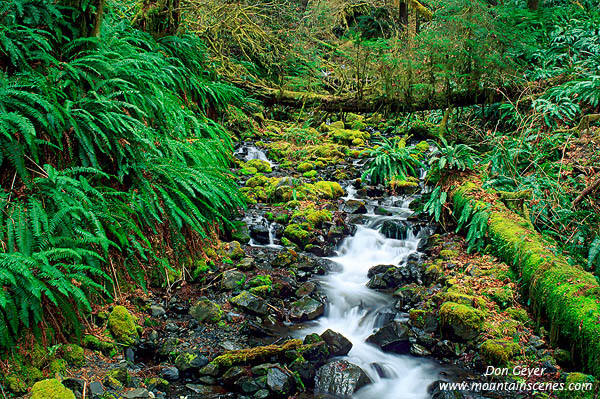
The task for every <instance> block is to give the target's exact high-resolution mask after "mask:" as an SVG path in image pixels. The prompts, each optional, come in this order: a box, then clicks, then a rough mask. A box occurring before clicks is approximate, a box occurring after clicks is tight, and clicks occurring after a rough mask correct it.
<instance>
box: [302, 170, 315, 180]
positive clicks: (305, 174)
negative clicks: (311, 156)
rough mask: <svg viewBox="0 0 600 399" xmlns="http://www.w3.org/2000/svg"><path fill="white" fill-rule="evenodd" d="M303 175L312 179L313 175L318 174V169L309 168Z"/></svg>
mask: <svg viewBox="0 0 600 399" xmlns="http://www.w3.org/2000/svg"><path fill="white" fill-rule="evenodd" d="M302 176H304V177H306V178H309V179H312V178H313V177H316V176H317V171H316V170H309V171H308V172H305V173H303V174H302Z"/></svg>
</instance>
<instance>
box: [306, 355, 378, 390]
mask: <svg viewBox="0 0 600 399" xmlns="http://www.w3.org/2000/svg"><path fill="white" fill-rule="evenodd" d="M370 383H371V380H370V379H369V377H368V376H367V374H366V373H365V372H364V371H363V370H362V369H361V368H360V367H358V366H357V365H355V364H352V363H350V362H348V361H346V360H335V361H333V362H330V363H327V364H326V365H324V366H322V367H321V368H320V369H319V370H317V375H316V377H315V392H318V393H326V394H330V395H336V396H342V397H349V396H351V395H352V394H353V393H354V392H356V391H357V390H358V389H360V388H362V387H363V386H365V385H367V384H370Z"/></svg>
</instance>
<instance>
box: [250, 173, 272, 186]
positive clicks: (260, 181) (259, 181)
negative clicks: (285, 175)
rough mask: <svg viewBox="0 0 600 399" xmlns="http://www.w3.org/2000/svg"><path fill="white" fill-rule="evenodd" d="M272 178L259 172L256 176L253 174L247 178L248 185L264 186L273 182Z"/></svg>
mask: <svg viewBox="0 0 600 399" xmlns="http://www.w3.org/2000/svg"><path fill="white" fill-rule="evenodd" d="M271 181H272V180H271V179H270V178H268V177H266V176H265V175H263V174H261V173H259V174H257V175H256V176H253V177H251V178H249V179H248V180H246V187H253V188H254V187H264V186H266V185H267V184H269V183H271Z"/></svg>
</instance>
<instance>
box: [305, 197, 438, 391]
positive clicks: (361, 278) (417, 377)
mask: <svg viewBox="0 0 600 399" xmlns="http://www.w3.org/2000/svg"><path fill="white" fill-rule="evenodd" d="M353 194H354V193H349V195H348V197H353ZM388 201H389V202H390V203H393V204H395V205H396V206H389V207H386V209H390V210H391V211H392V212H393V213H394V214H395V215H394V216H375V215H372V216H371V215H369V216H368V217H369V221H368V222H367V223H365V224H363V225H359V226H357V230H356V233H355V234H354V235H353V236H352V237H347V238H346V239H345V240H344V241H343V242H342V244H341V246H340V248H339V250H338V255H337V256H336V257H333V258H330V259H331V260H332V261H334V262H336V263H338V264H339V265H340V266H341V267H342V268H341V271H340V272H338V273H332V274H329V275H327V276H324V277H323V278H322V280H321V285H322V287H323V288H324V290H325V293H326V295H327V298H328V301H329V302H328V305H329V306H328V308H327V311H326V314H325V315H324V316H323V317H321V318H320V319H318V320H316V321H315V323H314V324H312V325H309V326H307V327H306V328H304V329H303V330H300V331H299V332H298V336H300V337H304V336H305V335H306V334H309V333H313V332H316V333H319V334H320V333H322V332H323V331H325V330H327V329H332V330H333V331H337V332H339V333H340V334H342V335H343V336H345V337H346V338H348V339H349V340H350V341H351V342H352V344H353V346H352V350H351V351H350V353H348V355H347V356H346V358H347V360H348V361H350V362H351V363H354V364H356V365H358V366H360V367H361V368H362V369H363V370H364V371H365V372H366V373H367V374H368V376H369V377H370V378H371V380H372V381H373V383H372V384H369V385H367V386H365V387H363V388H362V389H360V390H359V391H357V392H356V393H355V394H354V396H353V397H354V398H358V399H372V398H378V399H425V398H428V397H429V395H428V394H427V387H428V386H429V385H430V384H431V383H432V382H434V381H435V380H437V379H439V371H440V370H439V366H438V365H437V364H436V363H435V362H433V361H431V360H427V359H423V358H416V357H412V356H408V355H397V354H394V353H389V352H384V351H382V350H381V349H380V348H378V347H377V346H374V345H371V344H369V343H367V342H366V339H367V338H368V337H369V336H370V335H371V334H373V332H374V331H375V330H376V329H377V328H379V327H381V315H382V314H383V313H385V312H386V310H389V309H390V307H391V306H392V304H393V299H392V298H391V297H390V296H389V295H387V294H383V293H380V292H378V291H375V290H371V289H369V288H367V286H366V283H367V282H368V281H369V278H368V277H367V272H368V270H369V268H371V267H373V266H376V265H382V264H384V265H399V266H402V265H403V264H404V263H405V262H406V260H407V259H408V257H409V256H410V255H412V254H415V253H417V247H418V244H419V241H420V239H421V236H422V234H421V233H420V232H419V234H415V233H414V232H413V229H412V228H410V229H409V230H408V232H407V238H406V239H405V240H396V239H391V238H387V237H385V236H384V235H383V234H381V232H380V231H379V228H380V227H381V225H382V222H383V221H385V220H389V219H394V218H395V219H396V220H403V221H406V217H407V216H408V215H410V213H411V211H410V209H409V208H408V206H409V204H410V201H411V199H410V198H399V197H395V198H389V199H388Z"/></svg>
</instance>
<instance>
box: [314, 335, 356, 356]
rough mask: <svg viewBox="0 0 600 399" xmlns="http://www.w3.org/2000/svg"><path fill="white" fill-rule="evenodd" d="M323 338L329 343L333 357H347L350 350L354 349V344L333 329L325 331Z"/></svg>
mask: <svg viewBox="0 0 600 399" xmlns="http://www.w3.org/2000/svg"><path fill="white" fill-rule="evenodd" d="M321 338H323V341H325V342H327V346H328V347H329V353H330V354H331V355H332V356H345V355H347V354H348V352H350V349H352V342H350V341H349V340H348V338H346V337H344V336H343V335H342V334H340V333H337V332H335V331H333V330H331V329H327V330H325V332H324V333H323V334H321Z"/></svg>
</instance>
